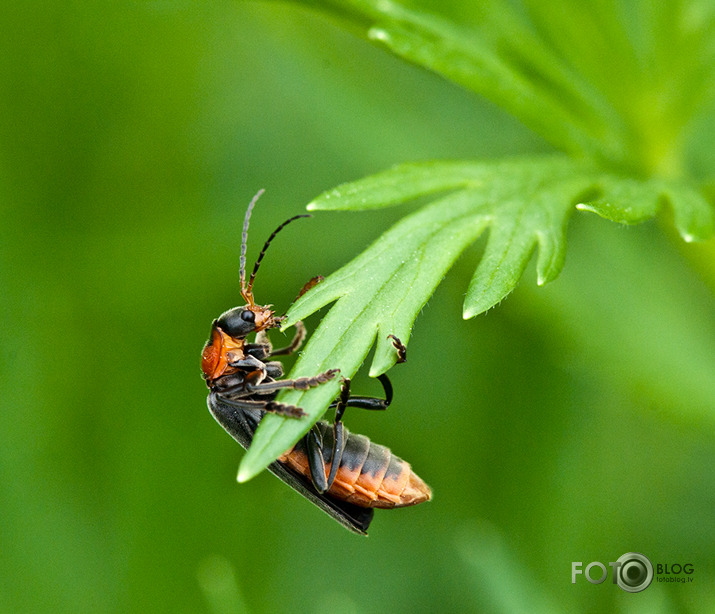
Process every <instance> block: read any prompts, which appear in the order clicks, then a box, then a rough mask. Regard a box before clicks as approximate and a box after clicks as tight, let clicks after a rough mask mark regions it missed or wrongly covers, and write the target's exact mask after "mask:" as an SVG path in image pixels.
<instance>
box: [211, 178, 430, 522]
mask: <svg viewBox="0 0 715 614" xmlns="http://www.w3.org/2000/svg"><path fill="white" fill-rule="evenodd" d="M262 193H263V190H261V191H260V192H259V193H258V194H256V196H255V197H254V198H253V200H252V201H251V203H250V205H249V207H248V210H247V212H246V217H245V220H244V225H243V234H242V243H241V260H240V278H241V295H242V296H243V298H244V300H245V301H246V304H245V305H243V306H239V307H234V308H233V309H230V310H228V311H226V312H225V313H223V314H221V316H219V317H218V318H217V319H216V320H214V322H213V323H212V325H211V333H210V337H209V340H208V342H207V343H206V345H205V346H204V349H203V352H202V355H201V370H202V372H203V376H204V379H205V381H206V384H207V386H208V387H209V390H210V394H209V397H208V406H209V410H210V411H211V413H212V415H213V416H214V418H215V419H216V420H217V422H218V423H219V424H221V426H222V427H223V428H224V429H225V430H226V431H227V432H228V433H229V434H230V435H231V436H232V437H233V438H234V439H236V441H238V442H239V443H240V444H241V445H242V446H243V447H244V448H246V449H247V448H248V447H249V446H250V444H251V442H252V441H253V435H254V433H255V430H256V428H257V427H258V424H259V423H260V421H261V420H262V418H263V416H264V415H265V414H266V412H270V413H277V414H280V415H283V416H287V417H290V418H300V417H302V416H304V415H305V412H304V411H303V410H302V409H301V408H300V407H296V406H293V405H286V404H283V403H278V402H276V401H275V397H276V395H277V394H278V392H279V391H280V390H281V389H285V388H292V389H301V390H304V389H307V388H310V387H313V386H319V385H321V384H324V383H325V382H328V381H330V380H332V379H333V378H334V377H336V376H337V375H338V373H339V371H338V370H337V369H331V370H329V371H325V372H323V373H319V374H318V375H316V376H313V377H301V378H297V379H283V366H282V364H281V363H280V362H278V361H274V360H269V359H271V358H273V357H275V356H279V355H285V354H289V353H291V352H294V351H295V350H297V349H298V347H300V345H301V343H302V342H303V339H304V338H305V328H304V326H303V325H302V323H301V322H298V323H297V324H296V330H297V332H296V335H295V337H294V339H293V340H292V342H291V343H290V344H289V345H288V346H287V347H285V348H281V349H277V350H276V349H273V347H272V345H271V343H270V341H269V339H268V335H267V333H266V331H267V330H269V329H270V328H275V327H277V326H279V325H280V322H281V321H282V320H283V319H284V318H283V317H277V316H276V315H275V313H274V312H273V311H272V310H271V309H270V307H271V306H270V305H258V304H256V302H255V300H254V297H253V282H254V280H255V277H256V272H257V271H258V267H259V265H260V263H261V260H262V259H263V256H264V255H265V253H266V250H267V248H268V246H269V244H270V243H271V241H272V240H273V238H274V237H275V236H276V234H277V233H278V232H279V231H280V230H281V229H282V228H283V227H284V226H286V225H287V224H289V223H290V222H292V221H293V220H295V219H298V218H300V217H309V216H305V215H299V216H295V217H292V218H290V219H289V220H287V221H285V222H283V224H281V225H280V226H278V228H277V229H276V230H275V231H274V232H273V233H272V234H271V236H270V237H269V238H268V240H267V241H266V243H265V244H264V246H263V249H262V250H261V253H260V255H259V256H258V258H257V260H256V263H255V265H254V268H253V272H252V274H251V277H250V279H249V281H248V283H246V276H245V264H246V241H247V235H248V222H249V219H250V216H251V211H252V210H253V207H254V206H255V204H256V201H257V200H258V198H259V196H260V195H261V194H262ZM317 281H319V279H318V278H315V279H313V280H311V281H309V282H308V283H307V284H306V286H305V288H304V289H303V291H302V292H304V291H305V290H306V288H310V287H312V286H313V285H315V283H317ZM302 292H301V293H302ZM252 333H257V334H256V338H255V341H254V342H253V343H249V342H247V340H246V339H247V337H248V335H250V334H252ZM390 337H391V338H392V342H393V345H394V346H395V349H396V351H397V353H398V362H404V361H405V354H406V349H405V346H404V345H403V344H402V342H401V341H400V340H399V339H397V337H395V336H394V335H390ZM378 379H379V381H380V383H381V384H382V386H383V389H384V392H385V398H384V399H380V398H374V397H362V396H352V395H351V394H350V380H348V379H346V378H342V386H341V393H340V396H339V397H338V399H337V400H336V401H335V402H333V403H332V404H331V407H334V408H335V421H334V423H333V424H329V423H327V422H325V421H322V420H321V421H319V422H317V423H316V424H315V425H313V427H312V428H311V429H310V430H309V431H308V433H307V434H306V435H305V436H304V437H303V438H302V439H301V440H300V441H299V442H298V443H297V444H296V445H295V446H293V448H291V449H290V450H287V451H286V452H285V453H284V454H282V455H281V456H280V458H279V459H278V460H277V461H275V462H274V463H272V464H271V465H270V466H269V469H270V471H272V472H273V473H274V474H275V475H277V476H278V477H279V478H281V479H282V480H283V481H284V482H286V483H287V484H288V485H290V486H291V487H293V488H294V489H295V490H297V491H298V492H299V493H301V494H302V495H303V496H305V497H306V498H307V499H309V500H310V501H311V502H312V503H314V504H315V505H317V506H318V507H319V508H321V509H322V510H323V511H325V512H327V513H328V514H330V515H331V516H332V517H333V518H335V519H336V520H337V521H338V522H340V523H341V524H342V525H343V526H345V527H346V528H348V529H350V530H351V531H354V532H356V533H360V534H363V535H366V534H367V528H368V527H369V525H370V522H371V521H372V518H373V513H374V509H375V508H396V507H405V506H409V505H416V504H418V503H422V502H424V501H429V500H430V499H431V497H432V493H431V490H430V488H429V486H427V485H426V484H425V483H424V481H423V480H422V479H421V478H420V477H419V476H417V475H416V474H415V473H414V472H413V471H412V468H411V467H410V465H409V463H407V462H406V461H404V460H402V459H401V458H399V457H397V456H395V455H394V454H392V452H391V451H390V450H389V449H388V448H386V447H385V446H382V445H379V444H376V443H373V442H371V441H370V440H369V439H368V438H367V437H365V436H364V435H358V434H355V433H350V432H349V431H348V430H347V429H346V428H345V427H344V426H343V423H342V416H343V413H344V412H345V409H346V408H347V407H360V408H363V409H373V410H383V409H386V408H387V407H388V406H389V405H390V403H391V401H392V385H391V383H390V380H389V379H388V377H387V376H386V375H384V374H383V375H380V376H379V377H378Z"/></svg>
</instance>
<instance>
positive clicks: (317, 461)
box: [305, 427, 332, 494]
mask: <svg viewBox="0 0 715 614" xmlns="http://www.w3.org/2000/svg"><path fill="white" fill-rule="evenodd" d="M305 442H306V446H305V453H306V455H307V456H308V467H309V468H310V479H311V480H312V481H313V486H315V490H317V491H318V492H319V493H321V494H322V493H324V492H325V491H326V490H328V488H330V486H329V485H328V483H327V481H326V479H325V459H324V458H323V438H322V437H321V436H320V432H319V431H318V429H317V428H315V427H313V428H312V429H310V430H309V431H308V434H307V435H306V437H305ZM331 473H332V471H331ZM331 484H332V482H331Z"/></svg>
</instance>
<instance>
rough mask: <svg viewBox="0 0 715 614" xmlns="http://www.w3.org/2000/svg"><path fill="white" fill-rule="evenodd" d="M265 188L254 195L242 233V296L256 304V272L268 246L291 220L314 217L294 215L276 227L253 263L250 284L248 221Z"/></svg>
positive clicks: (248, 301) (305, 214) (250, 302)
mask: <svg viewBox="0 0 715 614" xmlns="http://www.w3.org/2000/svg"><path fill="white" fill-rule="evenodd" d="M263 192H265V190H263V189H261V190H259V191H258V193H257V194H256V195H255V196H254V197H253V199H252V200H251V202H250V204H249V205H248V210H247V211H246V217H245V218H244V220H243V234H242V235H241V259H240V266H241V271H240V274H241V296H243V298H244V299H245V301H246V302H247V303H248V304H249V305H251V306H252V305H255V303H254V300H253V282H254V281H255V279H256V273H258V267H260V266H261V260H263V256H265V255H266V251H267V250H268V246H269V245H270V244H271V241H273V239H274V238H275V236H276V235H277V234H278V233H279V232H280V231H281V230H283V228H285V227H286V226H287V225H288V224H290V223H291V222H293V221H295V220H298V219H300V218H302V217H312V216H311V215H310V214H307V213H304V214H302V215H294V216H293V217H291V218H289V219H287V220H286V221H285V222H283V223H282V224H281V225H280V226H278V228H276V229H275V230H274V231H273V232H272V233H271V236H270V237H268V240H267V241H266V242H265V243H264V244H263V248H262V249H261V253H260V254H258V258H257V259H256V264H254V265H253V271H252V272H251V277H250V278H249V280H248V284H246V248H247V244H248V243H247V242H248V221H249V220H250V218H251V212H252V211H253V207H255V206H256V202H257V201H258V199H259V198H260V197H261V194H263Z"/></svg>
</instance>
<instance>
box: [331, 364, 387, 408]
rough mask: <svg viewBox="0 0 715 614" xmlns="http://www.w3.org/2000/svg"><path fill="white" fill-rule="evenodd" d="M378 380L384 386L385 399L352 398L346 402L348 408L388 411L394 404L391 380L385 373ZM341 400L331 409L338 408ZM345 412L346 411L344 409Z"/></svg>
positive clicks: (333, 404)
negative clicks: (391, 404)
mask: <svg viewBox="0 0 715 614" xmlns="http://www.w3.org/2000/svg"><path fill="white" fill-rule="evenodd" d="M377 379H378V380H380V383H381V384H382V389H383V390H384V391H385V398H384V399H378V398H377V397H361V396H351V397H350V398H348V399H346V400H345V401H344V405H345V406H346V407H358V408H360V409H371V410H382V409H387V408H388V407H389V405H390V403H392V384H391V383H390V378H389V377H387V375H385V374H384V373H383V374H382V375H378V376H377ZM340 403H341V400H340V399H338V400H337V401H333V402H332V403H331V404H330V407H338V405H339V404H340ZM343 411H345V409H343Z"/></svg>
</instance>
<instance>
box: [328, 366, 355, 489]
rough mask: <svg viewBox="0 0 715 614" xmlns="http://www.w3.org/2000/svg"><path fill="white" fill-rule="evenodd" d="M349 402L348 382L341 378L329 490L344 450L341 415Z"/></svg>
mask: <svg viewBox="0 0 715 614" xmlns="http://www.w3.org/2000/svg"><path fill="white" fill-rule="evenodd" d="M349 400H350V380H349V379H348V378H346V377H344V378H343V382H342V385H341V387H340V397H339V398H338V401H337V405H336V406H335V422H333V449H332V454H331V464H330V475H328V483H327V488H330V487H331V486H332V485H333V482H335V476H336V475H337V474H338V469H339V468H340V463H341V461H342V460H343V451H344V450H345V428H344V427H343V414H344V413H345V408H346V407H347V406H348V401H349Z"/></svg>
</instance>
